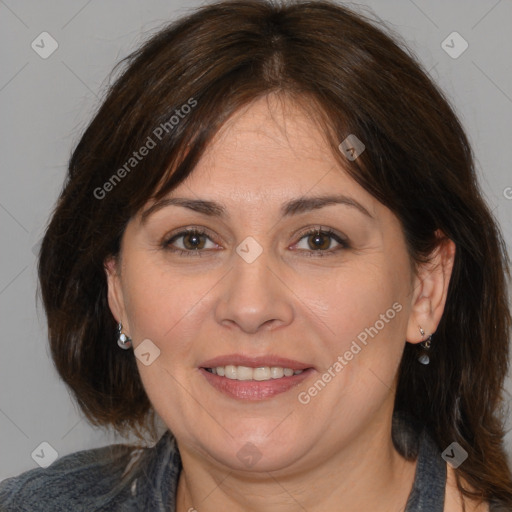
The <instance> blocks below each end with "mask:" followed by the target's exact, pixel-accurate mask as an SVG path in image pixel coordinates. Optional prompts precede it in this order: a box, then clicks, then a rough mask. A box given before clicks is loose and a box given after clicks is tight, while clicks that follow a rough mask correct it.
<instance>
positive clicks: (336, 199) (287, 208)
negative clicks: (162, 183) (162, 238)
mask: <svg viewBox="0 0 512 512" xmlns="http://www.w3.org/2000/svg"><path fill="white" fill-rule="evenodd" d="M333 204H342V205H345V206H349V207H352V208H356V209H357V210H358V211H360V212H361V213H363V214H364V215H366V216H367V217H370V218H371V219H373V218H374V217H373V216H372V215H371V214H370V212H369V211H368V210H367V209H366V208H365V207H364V206H363V205H362V204H361V203H359V202H358V201H356V200H355V199H352V198H351V197H348V196H345V195H324V196H313V197H299V198H297V199H292V200H290V201H287V202H286V203H283V205H282V206H281V216H282V217H290V216H292V215H298V214H301V213H305V212H308V211H311V210H318V209H320V208H324V207H325V206H330V205H333ZM168 206H182V207H184V208H188V209H190V210H193V211H195V212H198V213H201V214H203V215H208V216H210V217H219V218H222V219H225V218H228V217H229V215H228V214H227V211H226V208H225V207H224V206H223V205H222V204H220V203H217V202H215V201H208V200H204V199H191V198H185V197H168V198H165V199H161V200H160V201H157V202H156V203H154V204H153V205H152V206H150V207H149V208H148V209H147V210H145V211H144V212H142V215H141V222H142V223H145V222H146V221H147V219H148V217H149V216H150V215H152V214H154V213H155V212H157V211H158V210H161V209H162V208H166V207H168Z"/></svg>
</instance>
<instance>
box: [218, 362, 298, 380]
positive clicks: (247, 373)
mask: <svg viewBox="0 0 512 512" xmlns="http://www.w3.org/2000/svg"><path fill="white" fill-rule="evenodd" d="M210 370H211V372H212V373H213V374H216V375H219V376H220V377H227V378H228V379H232V380H256V381H264V380H271V379H281V378H282V377H291V376H292V375H299V374H300V373H302V372H303V370H293V369H292V368H282V367H281V366H272V367H269V366H260V367H258V368H251V367H249V366H235V365H232V364H228V365H226V366H217V367H216V368H210Z"/></svg>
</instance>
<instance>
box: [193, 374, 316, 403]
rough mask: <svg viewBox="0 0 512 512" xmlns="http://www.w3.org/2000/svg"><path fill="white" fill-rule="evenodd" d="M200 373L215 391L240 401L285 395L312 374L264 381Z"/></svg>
mask: <svg viewBox="0 0 512 512" xmlns="http://www.w3.org/2000/svg"><path fill="white" fill-rule="evenodd" d="M200 370H201V373H202V374H203V375H204V376H205V377H206V380H207V381H208V382H209V383H210V384H211V385H212V386H213V387H214V388H215V389H217V390H219V391H221V392H222V393H224V394H225V395H228V396H229V397H231V398H238V399H240V400H264V399H266V398H272V397H273V396H275V395H278V394H280V393H285V392H286V391H289V390H290V389H292V388H294V387H295V386H298V385H299V384H300V383H301V382H302V381H304V380H305V379H307V378H308V377H309V374H310V373H311V372H313V369H312V368H308V369H307V370H304V371H303V372H302V373H299V374H298V375H292V376H291V377H281V378H280V379H271V380H264V381H256V380H234V379H228V378H227V377H221V376H220V375H216V374H214V373H210V372H209V371H207V370H205V369H204V368H200Z"/></svg>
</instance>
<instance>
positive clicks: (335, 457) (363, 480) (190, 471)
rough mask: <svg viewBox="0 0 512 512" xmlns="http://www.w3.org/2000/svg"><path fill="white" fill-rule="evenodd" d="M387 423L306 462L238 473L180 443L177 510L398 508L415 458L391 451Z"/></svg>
mask: <svg viewBox="0 0 512 512" xmlns="http://www.w3.org/2000/svg"><path fill="white" fill-rule="evenodd" d="M390 422H391V419H389V423H386V422H382V423H378V424H377V425H376V426H375V427H373V428H372V429H371V430H372V431H371V432H369V431H368V429H364V430H363V431H362V432H361V433H360V434H359V435H358V436H357V437H356V438H354V439H353V440H352V441H351V442H350V443H348V445H347V446H345V447H343V449H341V450H338V451H333V452H332V453H331V455H330V457H328V458H325V457H324V458H322V460H318V461H316V463H314V464H310V465H308V468H307V470H305V469H304V467H303V468H302V469H295V470H293V469H292V468H291V467H288V468H285V469H282V470H279V471H272V472H254V473H247V472H238V471H233V470H231V469H230V468H227V467H226V466H220V465H217V464H215V463H205V459H204V458H202V457H199V456H197V455H196V454H195V453H194V452H192V451H188V450H187V449H184V450H183V451H182V448H181V447H179V449H180V454H181V458H182V463H183V470H182V472H181V475H180V479H179V482H178V492H177V508H176V511H177V512H193V511H194V510H197V511H200V512H216V511H218V510H230V511H232V512H248V511H250V512H260V511H261V512H263V511H267V510H272V511H275V512H292V511H293V512H296V511H297V510H307V511H308V512H320V511H322V512H340V511H353V510H372V511H375V512H387V511H396V510H404V509H405V504H406V502H407V498H408V496H409V493H410V491H411V488H412V485H413V482H414V474H415V468H416V462H415V461H413V462H409V461H406V460H405V459H404V458H403V457H401V456H400V454H399V453H398V452H397V451H396V450H395V448H394V446H393V442H392V439H391V429H390V427H388V424H389V425H390Z"/></svg>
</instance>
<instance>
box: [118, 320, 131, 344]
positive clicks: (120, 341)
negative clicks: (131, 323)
mask: <svg viewBox="0 0 512 512" xmlns="http://www.w3.org/2000/svg"><path fill="white" fill-rule="evenodd" d="M117 330H118V335H117V344H118V345H119V346H120V347H121V348H123V349H125V350H128V349H129V348H130V347H131V346H132V339H131V338H130V337H129V336H126V334H124V333H123V324H122V323H121V322H119V325H118V326H117Z"/></svg>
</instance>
